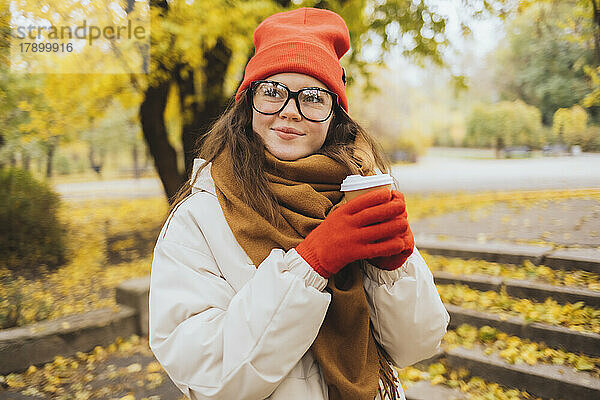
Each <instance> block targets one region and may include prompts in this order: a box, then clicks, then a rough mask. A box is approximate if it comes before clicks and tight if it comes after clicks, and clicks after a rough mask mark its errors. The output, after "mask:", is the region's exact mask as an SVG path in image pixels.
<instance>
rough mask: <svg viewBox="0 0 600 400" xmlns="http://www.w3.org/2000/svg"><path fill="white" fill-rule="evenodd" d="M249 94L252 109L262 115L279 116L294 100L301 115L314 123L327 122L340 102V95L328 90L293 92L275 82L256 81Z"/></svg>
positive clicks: (305, 89) (311, 88)
mask: <svg viewBox="0 0 600 400" xmlns="http://www.w3.org/2000/svg"><path fill="white" fill-rule="evenodd" d="M249 93H250V96H251V99H252V108H253V109H255V110H256V111H258V112H259V113H261V114H265V115H273V114H277V113H278V112H280V111H281V110H283V109H284V108H285V106H286V105H287V103H288V101H290V99H294V100H295V102H296V108H297V109H298V111H299V112H300V115H302V117H304V118H306V119H307V120H309V121H312V122H324V121H327V119H328V118H329V117H330V116H331V113H332V112H333V107H334V106H335V104H337V102H338V95H337V94H336V93H334V92H332V91H329V90H327V89H323V88H319V87H307V88H303V89H300V90H298V91H297V92H293V91H291V90H290V89H289V88H288V87H287V86H285V85H284V84H283V83H279V82H275V81H254V82H252V83H251V84H250V91H249Z"/></svg>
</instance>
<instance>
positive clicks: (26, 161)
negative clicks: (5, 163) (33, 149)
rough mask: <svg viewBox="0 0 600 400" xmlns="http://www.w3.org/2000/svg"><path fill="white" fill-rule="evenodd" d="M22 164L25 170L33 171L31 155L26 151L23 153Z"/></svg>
mask: <svg viewBox="0 0 600 400" xmlns="http://www.w3.org/2000/svg"><path fill="white" fill-rule="evenodd" d="M21 163H23V169H24V170H25V171H29V170H30V169H31V156H30V155H29V153H27V152H25V151H22V152H21Z"/></svg>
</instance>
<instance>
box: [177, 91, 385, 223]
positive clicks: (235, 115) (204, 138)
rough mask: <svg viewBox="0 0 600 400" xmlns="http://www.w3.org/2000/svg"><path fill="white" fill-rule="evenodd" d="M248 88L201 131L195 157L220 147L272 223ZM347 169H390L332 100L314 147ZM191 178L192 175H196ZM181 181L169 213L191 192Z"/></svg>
mask: <svg viewBox="0 0 600 400" xmlns="http://www.w3.org/2000/svg"><path fill="white" fill-rule="evenodd" d="M248 92H249V89H246V91H245V92H244V93H243V94H242V96H241V97H240V98H239V100H238V101H237V102H236V101H235V100H233V99H232V100H230V102H229V104H228V106H227V109H226V110H225V112H223V114H221V116H220V117H219V118H218V119H217V120H216V121H215V122H214V123H213V124H212V125H211V127H210V129H209V130H208V131H207V132H206V133H204V134H203V135H201V136H200V137H199V139H198V141H197V145H196V149H195V151H194V155H195V157H196V158H203V159H204V160H205V161H204V163H203V164H202V165H201V166H200V170H201V169H202V168H204V167H205V166H206V165H207V164H208V163H210V162H212V161H213V160H214V159H215V158H216V157H217V155H218V154H220V152H222V151H228V152H229V153H230V156H231V160H233V171H234V172H235V178H236V180H237V182H238V184H239V185H241V186H242V188H243V189H244V190H243V191H242V193H243V194H244V199H243V200H244V201H245V202H246V203H247V204H248V205H250V206H251V207H252V208H253V209H254V210H255V211H256V212H258V213H259V214H260V215H262V216H263V217H264V218H265V219H267V220H268V221H270V222H271V223H275V221H276V218H275V216H276V215H277V214H278V203H277V199H276V198H275V196H274V195H273V193H272V191H271V190H270V188H269V185H268V181H267V179H266V176H265V173H264V172H265V154H264V151H265V144H264V141H263V139H262V138H261V137H260V136H259V135H257V134H255V133H254V132H253V130H252V107H251V103H250V99H249V97H248ZM317 153H318V154H324V155H327V156H329V157H331V158H332V159H334V160H337V161H338V162H340V163H341V164H343V165H345V166H347V167H348V169H349V170H350V171H351V173H352V174H361V175H368V174H371V173H372V172H373V171H375V169H376V168H377V169H379V170H380V171H381V172H384V173H390V162H389V159H388V158H387V156H386V155H385V153H384V152H383V149H382V148H381V146H380V145H379V143H378V142H377V141H376V140H375V138H374V137H372V136H371V135H370V134H368V133H367V132H366V131H365V130H364V129H363V128H362V127H361V126H360V125H359V124H358V123H357V122H355V121H354V120H352V118H350V116H349V115H348V114H347V113H346V112H345V110H344V109H343V108H341V107H340V106H339V105H338V104H336V106H335V108H334V114H333V120H332V121H331V123H330V124H329V129H328V131H327V136H326V138H325V142H324V143H323V146H322V147H321V148H320V149H319V150H318V151H317ZM197 176H198V174H196V176H195V177H194V179H196V177H197ZM188 178H189V179H188V180H187V181H186V182H185V183H184V184H183V186H182V187H181V188H180V189H179V191H178V192H177V194H175V196H174V198H173V201H172V203H171V208H170V210H169V214H170V213H171V211H173V209H175V208H176V207H177V205H178V204H179V203H180V202H181V201H182V200H184V199H185V198H186V197H187V196H188V195H190V194H191V192H192V186H193V184H192V183H191V182H190V179H191V177H188Z"/></svg>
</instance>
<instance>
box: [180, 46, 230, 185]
mask: <svg viewBox="0 0 600 400" xmlns="http://www.w3.org/2000/svg"><path fill="white" fill-rule="evenodd" d="M205 59H206V66H205V67H204V69H203V71H202V72H203V73H204V76H205V79H204V83H203V85H202V92H203V93H204V96H203V98H204V104H203V105H202V106H200V105H199V104H198V101H197V100H196V99H197V96H196V90H195V85H194V71H193V70H191V69H190V68H189V67H187V66H180V68H178V71H177V74H176V79H177V84H178V86H179V104H180V108H181V110H182V111H183V115H190V116H191V118H188V119H187V120H184V121H183V127H182V132H181V141H182V144H183V153H184V160H185V176H186V177H187V176H189V175H190V174H191V169H192V165H193V160H194V157H195V156H196V152H197V150H198V149H199V148H200V147H201V146H202V143H200V141H199V138H200V135H201V134H203V133H204V132H206V131H207V130H208V129H209V128H210V125H211V123H212V122H213V121H214V120H216V119H217V118H218V117H219V115H220V114H221V113H222V112H223V111H224V105H225V104H226V102H227V98H226V96H225V94H224V92H223V85H224V82H225V74H226V72H227V67H228V66H229V63H230V61H231V50H230V49H229V48H227V46H226V45H225V43H224V41H223V40H222V39H221V38H219V39H218V40H217V43H216V44H215V46H214V47H213V48H212V49H210V50H208V51H206V52H205ZM187 98H192V99H194V101H192V102H189V101H188V102H186V99H187Z"/></svg>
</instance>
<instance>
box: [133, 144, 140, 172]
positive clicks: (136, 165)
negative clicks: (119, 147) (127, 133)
mask: <svg viewBox="0 0 600 400" xmlns="http://www.w3.org/2000/svg"><path fill="white" fill-rule="evenodd" d="M131 156H132V158H133V176H134V177H135V179H138V178H139V177H140V165H139V161H138V147H137V143H136V142H135V141H134V142H133V149H131Z"/></svg>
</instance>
